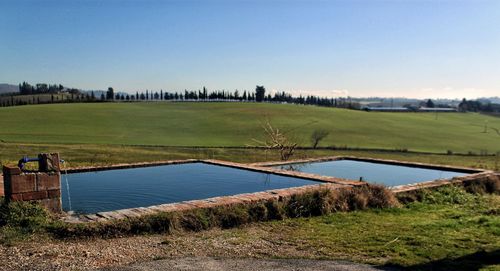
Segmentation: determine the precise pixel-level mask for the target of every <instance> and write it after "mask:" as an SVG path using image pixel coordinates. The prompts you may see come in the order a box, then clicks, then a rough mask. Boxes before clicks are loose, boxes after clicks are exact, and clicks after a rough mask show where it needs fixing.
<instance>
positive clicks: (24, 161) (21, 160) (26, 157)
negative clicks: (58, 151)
mask: <svg viewBox="0 0 500 271" xmlns="http://www.w3.org/2000/svg"><path fill="white" fill-rule="evenodd" d="M38 161H40V159H38V157H36V158H30V157H28V156H24V157H23V158H21V159H19V162H17V166H18V167H19V168H20V169H21V170H23V168H24V164H26V163H28V162H38Z"/></svg>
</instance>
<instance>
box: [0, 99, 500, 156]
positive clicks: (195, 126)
mask: <svg viewBox="0 0 500 271" xmlns="http://www.w3.org/2000/svg"><path fill="white" fill-rule="evenodd" d="M266 119H269V120H270V121H271V123H272V124H273V125H274V126H275V127H277V128H280V129H281V130H283V131H287V132H288V134H289V135H290V136H292V137H293V138H295V139H296V141H297V142H299V143H300V145H302V146H310V145H311V143H310V140H309V138H310V135H311V133H312V132H313V131H314V130H315V129H318V128H323V129H326V130H328V131H329V132H330V134H329V135H328V137H327V138H326V139H325V140H324V141H322V142H321V143H320V146H337V147H339V146H348V147H361V148H384V149H408V150H412V151H428V152H441V153H442V152H446V151H447V150H451V151H453V152H462V153H466V152H469V151H471V152H475V153H480V152H483V153H484V152H488V153H496V152H498V151H500V135H499V134H498V133H497V132H496V131H495V130H494V129H493V128H495V129H500V118H496V117H492V116H485V115H480V114H473V113H467V114H462V113H441V114H439V115H437V118H436V114H435V113H375V112H363V111H352V110H344V109H334V108H323V107H316V106H301V105H275V104H255V103H167V102H155V103H94V104H52V105H30V106H18V107H5V108H0V127H1V130H0V140H2V141H3V142H11V143H63V144H67V143H78V144H122V145H162V146H245V145H252V144H254V145H255V143H254V142H253V141H252V139H262V137H263V132H262V129H261V124H262V123H263V122H265V120H266ZM486 122H487V124H488V127H489V129H488V130H487V132H486V133H485V132H484V125H485V123H486Z"/></svg>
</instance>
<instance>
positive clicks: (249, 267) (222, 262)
mask: <svg viewBox="0 0 500 271" xmlns="http://www.w3.org/2000/svg"><path fill="white" fill-rule="evenodd" d="M104 270H105V271H115V270H116V271H118V270H124V271H150V270H165V271H169V270H185V271H205V270H206V271H226V270H239V271H253V270H266V271H294V270H301V271H327V270H328V271H330V270H331V271H334V270H335V271H336V270H339V271H340V270H342V271H372V270H381V269H378V268H374V267H371V266H368V265H361V264H354V263H350V262H343V261H322V260H304V259H279V260H278V259H273V260H259V259H224V258H217V259H216V258H174V259H166V260H158V261H151V262H147V263H140V264H134V265H131V266H128V267H116V268H109V269H103V271H104ZM383 270H389V269H383Z"/></svg>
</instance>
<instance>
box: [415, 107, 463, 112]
mask: <svg viewBox="0 0 500 271" xmlns="http://www.w3.org/2000/svg"><path fill="white" fill-rule="evenodd" d="M418 111H419V112H457V109H456V108H444V107H434V108H430V107H420V108H419V109H418Z"/></svg>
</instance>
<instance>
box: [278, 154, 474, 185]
mask: <svg viewBox="0 0 500 271" xmlns="http://www.w3.org/2000/svg"><path fill="white" fill-rule="evenodd" d="M274 168H277V169H282V170H291V171H300V172H305V173H312V174H317V175H322V176H329V177H337V178H343V179H349V180H360V179H362V180H363V181H366V182H370V183H378V184H384V185H386V186H389V187H392V186H398V185H405V184H414V183H420V182H425V181H433V180H437V179H451V178H453V177H460V176H465V175H468V174H470V172H459V171H450V170H441V169H431V168H423V167H413V166H406V165H394V164H387V163H382V162H366V161H356V160H349V159H342V160H333V161H326V162H325V161H321V162H307V163H291V164H285V165H279V166H274Z"/></svg>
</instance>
